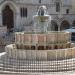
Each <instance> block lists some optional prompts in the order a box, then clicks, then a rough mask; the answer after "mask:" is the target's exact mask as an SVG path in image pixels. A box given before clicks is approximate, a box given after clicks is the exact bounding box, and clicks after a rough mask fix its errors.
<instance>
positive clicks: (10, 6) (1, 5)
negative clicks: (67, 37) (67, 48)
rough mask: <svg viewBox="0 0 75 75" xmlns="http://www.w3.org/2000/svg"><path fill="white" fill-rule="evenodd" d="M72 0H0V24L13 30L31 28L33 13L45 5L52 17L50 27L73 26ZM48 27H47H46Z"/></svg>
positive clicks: (63, 27)
mask: <svg viewBox="0 0 75 75" xmlns="http://www.w3.org/2000/svg"><path fill="white" fill-rule="evenodd" d="M74 3H75V1H74V0H0V26H7V28H8V29H12V28H13V29H14V30H23V29H24V30H26V31H27V30H32V28H33V26H32V25H33V15H36V12H37V10H38V7H39V6H41V5H45V6H46V7H47V10H48V14H49V15H51V17H52V21H51V23H52V29H53V30H58V26H60V29H61V30H64V29H67V28H70V27H72V26H75V8H74V7H75V5H74ZM48 28H49V27H48Z"/></svg>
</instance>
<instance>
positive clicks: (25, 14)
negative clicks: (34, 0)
mask: <svg viewBox="0 0 75 75" xmlns="http://www.w3.org/2000/svg"><path fill="white" fill-rule="evenodd" d="M20 13H21V14H20V15H21V17H27V8H21V9H20Z"/></svg>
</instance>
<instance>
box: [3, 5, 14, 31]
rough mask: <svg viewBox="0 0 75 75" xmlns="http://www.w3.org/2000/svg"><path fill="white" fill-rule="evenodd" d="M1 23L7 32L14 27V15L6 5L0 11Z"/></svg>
mask: <svg viewBox="0 0 75 75" xmlns="http://www.w3.org/2000/svg"><path fill="white" fill-rule="evenodd" d="M2 21H3V25H4V26H7V29H8V30H9V31H10V30H11V29H12V28H13V27H14V13H13V11H12V10H11V8H10V7H9V6H8V5H6V6H5V8H4V9H3V10H2Z"/></svg>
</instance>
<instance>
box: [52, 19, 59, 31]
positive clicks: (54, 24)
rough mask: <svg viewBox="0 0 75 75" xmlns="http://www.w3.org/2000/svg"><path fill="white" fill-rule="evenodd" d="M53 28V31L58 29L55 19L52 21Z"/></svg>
mask: <svg viewBox="0 0 75 75" xmlns="http://www.w3.org/2000/svg"><path fill="white" fill-rule="evenodd" d="M51 30H52V31H58V25H57V23H56V22H55V21H53V20H52V21H51Z"/></svg>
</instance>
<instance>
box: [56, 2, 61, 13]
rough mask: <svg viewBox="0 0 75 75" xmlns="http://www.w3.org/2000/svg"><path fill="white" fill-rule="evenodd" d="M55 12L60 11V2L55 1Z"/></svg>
mask: <svg viewBox="0 0 75 75" xmlns="http://www.w3.org/2000/svg"><path fill="white" fill-rule="evenodd" d="M56 12H60V2H56Z"/></svg>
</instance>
